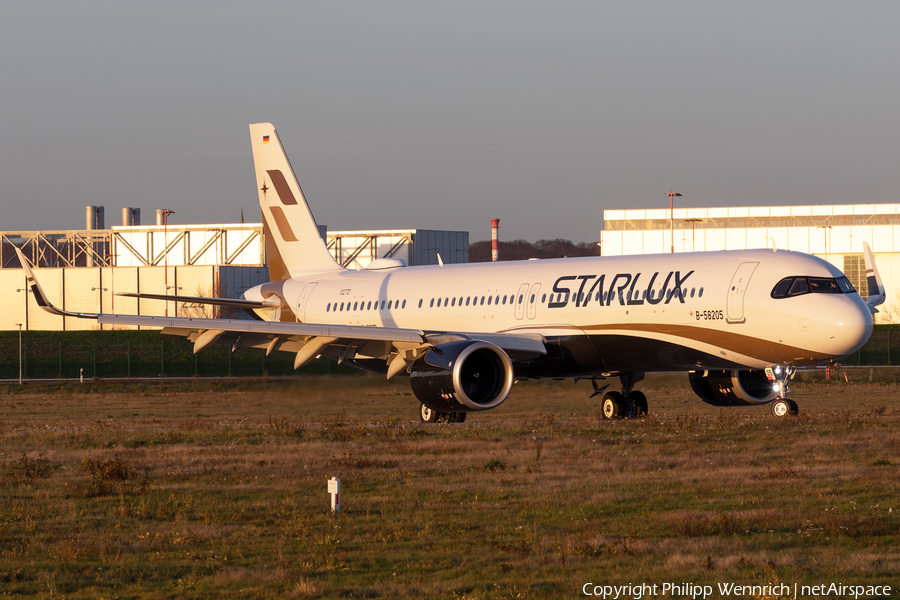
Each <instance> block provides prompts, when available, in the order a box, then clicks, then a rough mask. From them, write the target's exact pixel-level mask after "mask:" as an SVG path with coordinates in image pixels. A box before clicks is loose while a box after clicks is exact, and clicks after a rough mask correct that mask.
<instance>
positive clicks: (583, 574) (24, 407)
mask: <svg viewBox="0 0 900 600" xmlns="http://www.w3.org/2000/svg"><path fill="white" fill-rule="evenodd" d="M856 378H857V379H859V378H863V377H862V376H861V375H860V374H857V377H856ZM638 387H639V388H641V389H643V390H644V391H645V393H646V394H647V396H648V398H649V401H650V409H651V414H650V416H649V417H648V418H646V419H643V420H639V421H617V422H608V421H603V420H601V419H599V418H598V416H599V410H598V408H599V406H598V404H599V402H598V399H597V398H595V399H593V400H591V399H589V398H588V395H589V391H590V384H589V383H588V382H580V383H577V384H576V383H573V382H524V383H520V384H518V385H517V386H516V388H515V389H514V392H513V395H512V397H511V398H510V399H509V400H508V401H507V402H506V403H505V404H504V405H503V406H501V407H500V408H498V409H497V410H495V411H491V412H488V413H482V414H473V415H470V418H469V421H468V422H467V423H465V424H439V425H420V424H419V423H418V418H417V412H416V411H417V406H418V405H417V403H416V402H415V399H414V398H413V396H412V395H411V394H410V392H409V388H408V384H407V382H405V381H396V382H384V381H382V380H381V379H379V378H375V377H365V376H364V377H343V378H329V377H321V378H303V379H291V380H272V381H264V380H258V381H227V382H203V381H197V382H186V383H177V382H166V383H162V384H147V383H144V384H127V385H126V384H119V383H109V382H94V383H90V384H84V385H82V386H79V385H77V384H65V385H60V384H52V383H46V384H33V385H26V386H24V390H23V389H22V388H20V387H19V386H7V387H5V388H0V596H4V595H8V596H23V597H34V598H51V597H53V598H56V597H59V598H221V597H235V598H332V597H338V598H453V599H462V598H467V599H487V598H574V597H583V593H582V586H584V584H586V583H588V582H592V583H593V584H595V585H602V584H627V583H635V584H637V583H648V584H651V585H652V584H658V585H661V584H663V583H665V582H676V583H682V582H691V583H695V584H697V585H702V584H708V585H715V584H716V583H720V582H734V583H739V584H748V585H749V584H756V585H760V584H764V583H786V584H789V585H793V584H794V583H795V582H796V583H799V584H800V585H819V584H822V583H826V584H827V583H832V582H834V583H843V584H850V583H865V584H879V585H892V586H893V589H894V590H895V591H896V590H898V589H900V435H898V431H900V402H898V392H900V385H898V384H895V383H882V384H879V383H864V382H854V381H853V378H852V377H851V381H850V382H849V383H848V382H844V381H840V382H814V383H813V382H811V383H800V384H797V385H796V386H795V394H794V398H795V399H796V400H797V401H798V403H799V404H800V407H801V415H800V416H799V417H797V418H793V419H788V420H776V419H775V418H774V417H772V416H771V413H770V412H769V410H768V407H760V408H747V409H717V408H713V407H709V406H706V405H704V404H703V403H702V402H700V401H699V399H697V398H696V397H694V396H693V394H692V392H691V391H690V389H689V387H688V385H687V381H686V379H685V378H681V377H669V378H667V377H661V378H653V379H650V380H649V381H645V382H643V383H642V384H641V385H639V386H638ZM332 476H337V477H339V478H340V479H341V480H342V482H343V490H342V491H343V497H342V505H343V507H342V511H341V513H340V514H339V515H336V516H335V515H332V514H331V513H330V509H329V496H328V494H327V492H326V480H327V479H328V478H329V477H332ZM667 597H673V596H667ZM757 597H774V596H765V595H757Z"/></svg>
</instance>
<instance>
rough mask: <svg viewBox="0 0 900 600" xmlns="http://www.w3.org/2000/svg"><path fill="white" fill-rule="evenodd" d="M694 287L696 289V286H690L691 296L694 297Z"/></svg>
mask: <svg viewBox="0 0 900 600" xmlns="http://www.w3.org/2000/svg"><path fill="white" fill-rule="evenodd" d="M696 289H697V288H691V298H693V297H694V291H695V290H696Z"/></svg>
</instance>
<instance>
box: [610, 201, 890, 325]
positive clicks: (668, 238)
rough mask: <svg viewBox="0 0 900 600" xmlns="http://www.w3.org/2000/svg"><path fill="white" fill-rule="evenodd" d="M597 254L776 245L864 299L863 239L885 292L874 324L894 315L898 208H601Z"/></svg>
mask: <svg viewBox="0 0 900 600" xmlns="http://www.w3.org/2000/svg"><path fill="white" fill-rule="evenodd" d="M603 219H604V222H605V225H604V229H603V231H601V236H600V244H601V250H602V253H603V255H604V256H625V255H630V254H658V253H665V252H673V251H674V252H704V251H714V250H745V249H751V248H778V249H782V250H794V251H797V252H804V253H806V254H813V255H816V256H819V257H821V258H824V259H825V260H827V261H828V262H830V263H832V264H833V265H835V266H836V267H838V268H839V269H841V270H842V271H843V272H844V273H845V274H846V275H847V278H848V279H850V281H851V282H852V283H853V285H854V286H855V287H856V289H857V290H859V292H860V293H861V294H862V295H863V297H864V298H865V297H867V296H868V290H867V286H866V271H865V264H864V261H863V246H862V244H863V242H868V243H869V245H870V246H871V248H872V252H873V254H874V256H875V263H876V264H877V265H878V271H879V273H880V274H881V278H882V281H883V282H884V286H885V290H886V292H887V301H886V302H885V304H884V306H882V307H881V308H880V310H881V313H880V314H879V315H876V322H882V323H883V322H894V321H895V320H897V313H898V311H900V299H898V298H897V293H898V292H900V288H898V287H897V286H898V285H900V205H898V204H836V205H828V206H824V205H814V206H741V207H719V208H675V209H669V208H659V209H626V210H606V211H604V212H603Z"/></svg>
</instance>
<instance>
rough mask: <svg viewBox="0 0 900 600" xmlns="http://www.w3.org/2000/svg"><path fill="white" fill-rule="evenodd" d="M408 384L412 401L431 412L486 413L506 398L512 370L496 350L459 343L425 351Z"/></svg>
mask: <svg viewBox="0 0 900 600" xmlns="http://www.w3.org/2000/svg"><path fill="white" fill-rule="evenodd" d="M409 381H410V386H411V387H412V391H413V394H415V396H416V398H418V399H419V401H420V402H421V403H422V404H424V405H425V406H427V407H428V408H431V409H432V410H436V411H440V412H468V411H478V410H490V409H492V408H496V407H497V406H499V405H500V404H502V403H503V401H504V400H506V397H507V396H509V392H510V390H511V389H512V384H513V366H512V361H511V360H510V359H509V356H507V354H506V352H504V351H503V350H502V349H501V348H500V347H498V346H495V345H494V344H490V343H488V342H482V341H478V340H463V341H459V342H452V343H449V344H444V345H441V346H438V347H436V348H432V349H431V350H429V351H428V352H427V353H426V354H425V356H423V357H422V358H420V359H419V360H417V361H416V362H415V363H413V365H412V368H411V369H410V379H409Z"/></svg>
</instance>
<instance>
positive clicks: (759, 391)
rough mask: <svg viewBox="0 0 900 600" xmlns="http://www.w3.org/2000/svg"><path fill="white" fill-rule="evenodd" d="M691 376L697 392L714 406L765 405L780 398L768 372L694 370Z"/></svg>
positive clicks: (689, 376)
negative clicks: (767, 375) (767, 374)
mask: <svg viewBox="0 0 900 600" xmlns="http://www.w3.org/2000/svg"><path fill="white" fill-rule="evenodd" d="M688 378H689V379H690V382H691V387H692V388H694V393H696V394H697V395H698V396H700V399H701V400H703V401H704V402H706V403H707V404H712V405H713V406H750V405H754V404H766V403H768V402H771V401H772V400H774V399H775V398H777V397H778V392H777V391H776V390H775V386H774V384H773V383H772V382H771V381H769V378H768V377H766V373H765V371H694V372H692V373H689V374H688Z"/></svg>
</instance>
